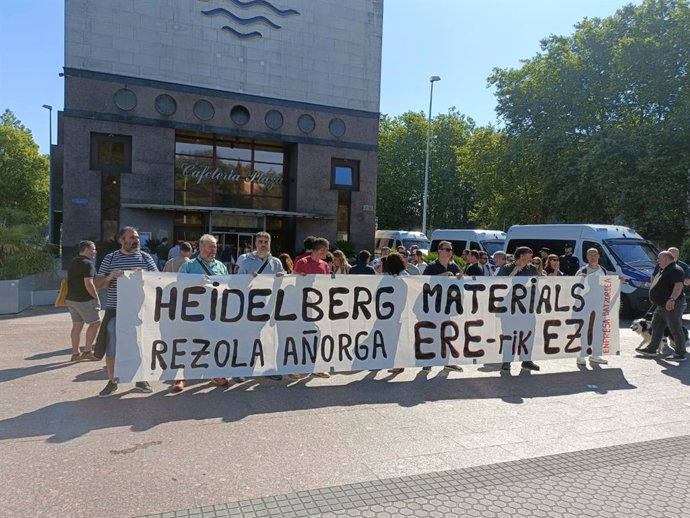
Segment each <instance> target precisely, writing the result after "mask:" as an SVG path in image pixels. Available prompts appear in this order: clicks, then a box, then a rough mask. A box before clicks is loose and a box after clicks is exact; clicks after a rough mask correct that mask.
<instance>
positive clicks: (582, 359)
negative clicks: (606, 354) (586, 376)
mask: <svg viewBox="0 0 690 518" xmlns="http://www.w3.org/2000/svg"><path fill="white" fill-rule="evenodd" d="M575 363H577V365H579V366H580V367H583V366H585V365H587V358H585V357H584V356H579V357H578V358H577V360H575Z"/></svg>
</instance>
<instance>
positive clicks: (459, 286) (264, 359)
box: [116, 272, 620, 382]
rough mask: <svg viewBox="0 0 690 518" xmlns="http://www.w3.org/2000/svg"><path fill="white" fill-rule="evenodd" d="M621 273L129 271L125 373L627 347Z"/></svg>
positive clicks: (121, 339)
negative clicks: (622, 340) (622, 333)
mask: <svg viewBox="0 0 690 518" xmlns="http://www.w3.org/2000/svg"><path fill="white" fill-rule="evenodd" d="M619 282H620V281H619V279H618V278H617V277H615V276H605V277H604V276H596V277H595V276H589V277H587V278H582V277H561V278H553V277H532V278H530V277H521V278H514V277H510V278H509V277H488V278H477V279H463V280H457V279H454V278H450V277H425V276H419V277H417V276H415V277H404V278H397V277H390V276H358V275H352V276H347V275H344V276H336V277H331V276H327V275H322V276H314V275H308V276H304V277H300V276H286V277H274V276H270V275H259V276H257V277H251V276H245V275H232V276H227V277H214V278H213V280H212V282H210V281H208V280H206V279H205V278H204V277H203V276H201V275H185V274H159V273H148V272H127V273H126V275H125V276H124V277H122V278H120V279H119V280H118V308H117V357H116V375H117V376H118V377H119V378H120V380H121V381H123V382H125V381H136V380H159V379H160V380H166V379H167V380H170V379H175V378H186V379H201V378H212V377H222V376H225V377H228V376H262V375H270V374H289V373H309V372H322V371H335V372H338V371H341V372H342V371H356V370H365V369H383V368H389V367H423V366H433V365H446V364H467V363H474V364H480V363H499V362H502V361H513V360H519V359H522V360H524V359H528V358H529V359H532V360H544V359H549V358H565V357H573V358H574V357H577V356H580V355H588V354H597V355H601V354H604V355H606V354H617V353H618V346H619V343H618V342H619V340H618V307H619V297H620V284H619Z"/></svg>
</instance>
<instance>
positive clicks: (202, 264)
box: [172, 234, 246, 392]
mask: <svg viewBox="0 0 690 518" xmlns="http://www.w3.org/2000/svg"><path fill="white" fill-rule="evenodd" d="M217 252H218V240H217V239H216V238H215V237H213V236H212V235H211V234H204V235H203V236H201V237H200V238H199V255H197V256H196V259H194V260H192V261H187V262H186V263H184V264H183V265H182V266H180V270H179V273H192V274H200V275H206V276H208V277H213V276H214V275H229V273H228V268H227V267H226V266H225V265H224V264H223V263H222V262H220V261H219V260H218V259H216V253H217ZM232 379H233V381H235V382H237V383H242V382H244V381H246V379H245V378H242V377H235V378H232ZM211 383H213V384H214V385H218V386H221V387H223V386H225V385H227V384H228V380H227V379H226V378H213V380H212V381H211ZM184 387H185V381H184V380H177V381H175V383H174V384H173V387H172V390H173V392H180V391H181V390H182V389H184Z"/></svg>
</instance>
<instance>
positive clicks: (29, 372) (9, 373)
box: [0, 356, 74, 383]
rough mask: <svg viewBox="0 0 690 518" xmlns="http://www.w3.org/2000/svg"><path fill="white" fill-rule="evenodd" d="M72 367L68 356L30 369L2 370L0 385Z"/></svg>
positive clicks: (0, 371) (72, 363) (0, 372)
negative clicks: (59, 360)
mask: <svg viewBox="0 0 690 518" xmlns="http://www.w3.org/2000/svg"><path fill="white" fill-rule="evenodd" d="M72 365H74V362H71V361H69V356H66V359H65V360H63V361H61V362H55V363H42V364H40V365H32V366H30V367H15V368H11V369H3V370H0V383H6V382H8V381H14V380H16V379H19V378H23V377H25V376H33V375H34V374H43V373H44V372H50V371H54V370H57V369H63V368H65V367H71V366H72Z"/></svg>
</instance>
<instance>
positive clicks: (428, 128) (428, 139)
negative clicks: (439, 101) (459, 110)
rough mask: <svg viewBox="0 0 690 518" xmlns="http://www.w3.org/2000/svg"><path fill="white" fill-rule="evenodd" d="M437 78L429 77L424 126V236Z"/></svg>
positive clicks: (438, 79) (438, 78) (424, 232)
mask: <svg viewBox="0 0 690 518" xmlns="http://www.w3.org/2000/svg"><path fill="white" fill-rule="evenodd" d="M440 80H441V78H440V77H439V76H431V77H430V78H429V82H430V83H431V92H430V93H429V120H428V122H427V126H426V163H425V164H424V200H423V205H424V208H423V209H422V233H423V234H426V210H427V205H428V203H429V149H430V147H431V103H432V102H433V100H434V83H435V82H436V81H440Z"/></svg>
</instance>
